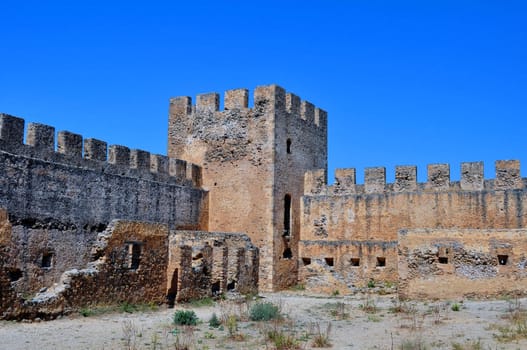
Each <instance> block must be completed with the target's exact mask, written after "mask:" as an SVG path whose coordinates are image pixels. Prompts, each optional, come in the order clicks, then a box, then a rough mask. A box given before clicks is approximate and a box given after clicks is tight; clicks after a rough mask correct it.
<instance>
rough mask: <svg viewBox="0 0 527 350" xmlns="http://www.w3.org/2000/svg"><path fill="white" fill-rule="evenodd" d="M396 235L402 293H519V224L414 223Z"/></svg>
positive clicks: (523, 258) (525, 236) (522, 250)
mask: <svg viewBox="0 0 527 350" xmlns="http://www.w3.org/2000/svg"><path fill="white" fill-rule="evenodd" d="M398 237H399V239H398V240H399V266H398V270H399V294H400V296H401V297H403V298H441V299H444V298H459V297H503V296H506V295H511V296H514V295H525V291H526V290H527V278H526V277H527V267H526V265H527V230H525V229H507V230H503V229H500V230H488V229H481V230H471V229H450V230H447V229H415V230H400V231H399V236H398Z"/></svg>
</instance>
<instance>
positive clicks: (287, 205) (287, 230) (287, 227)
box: [283, 194, 291, 237]
mask: <svg viewBox="0 0 527 350" xmlns="http://www.w3.org/2000/svg"><path fill="white" fill-rule="evenodd" d="M283 236H284V237H290V236H291V195H290V194H286V195H285V197H284V233H283Z"/></svg>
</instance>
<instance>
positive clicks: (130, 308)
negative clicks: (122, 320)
mask: <svg viewBox="0 0 527 350" xmlns="http://www.w3.org/2000/svg"><path fill="white" fill-rule="evenodd" d="M119 310H121V312H126V313H128V314H132V313H134V312H136V311H137V306H136V305H134V304H130V303H128V302H126V301H125V302H124V303H121V304H119Z"/></svg>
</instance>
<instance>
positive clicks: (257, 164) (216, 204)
mask: <svg viewBox="0 0 527 350" xmlns="http://www.w3.org/2000/svg"><path fill="white" fill-rule="evenodd" d="M225 96H226V97H225V110H222V111H219V95H218V94H216V93H211V94H205V95H199V96H198V97H197V101H196V106H195V108H192V101H191V99H190V98H188V97H178V98H173V99H171V101H170V117H169V129H168V140H169V141H168V156H169V157H172V158H178V159H183V160H186V161H189V162H192V163H194V164H198V165H200V166H201V171H202V179H203V187H204V188H206V189H207V190H209V207H208V220H207V223H208V230H211V231H220V232H246V233H247V234H248V235H249V237H251V240H252V241H253V242H254V244H256V245H257V246H258V247H259V248H260V277H259V281H260V288H261V289H262V290H272V289H280V288H283V287H286V286H288V285H293V284H295V283H296V279H297V277H296V275H297V273H296V270H297V264H296V260H297V258H298V239H299V237H300V197H301V196H302V194H303V193H304V180H303V179H304V173H305V172H306V171H308V170H313V169H318V168H325V167H326V165H327V142H326V141H327V115H326V113H325V112H324V111H322V110H320V109H318V108H316V107H314V106H313V105H312V104H311V103H309V102H305V101H301V100H300V99H299V98H298V97H296V96H294V95H292V94H286V92H285V90H284V89H282V88H281V87H279V86H276V85H271V86H261V87H258V88H256V90H255V91H254V107H252V108H245V107H247V104H246V101H247V92H246V90H231V91H228V92H227V93H226V94H225ZM324 181H325V180H324ZM286 203H289V204H288V205H289V207H290V208H289V210H286V208H285V207H286ZM286 211H287V214H286ZM286 226H289V227H286Z"/></svg>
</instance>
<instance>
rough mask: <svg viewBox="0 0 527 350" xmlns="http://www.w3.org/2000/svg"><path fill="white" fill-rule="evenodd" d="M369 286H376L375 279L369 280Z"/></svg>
mask: <svg viewBox="0 0 527 350" xmlns="http://www.w3.org/2000/svg"><path fill="white" fill-rule="evenodd" d="M368 288H375V281H374V280H369V281H368Z"/></svg>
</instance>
